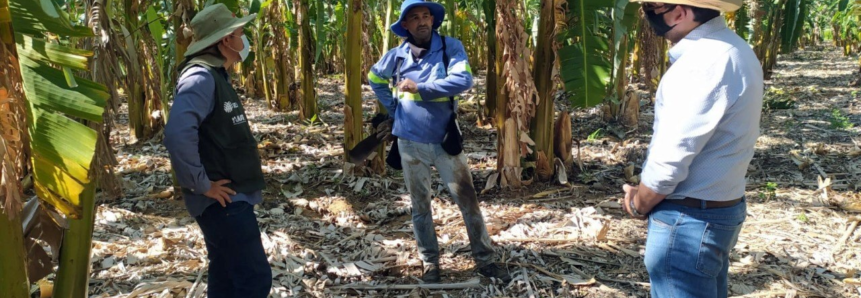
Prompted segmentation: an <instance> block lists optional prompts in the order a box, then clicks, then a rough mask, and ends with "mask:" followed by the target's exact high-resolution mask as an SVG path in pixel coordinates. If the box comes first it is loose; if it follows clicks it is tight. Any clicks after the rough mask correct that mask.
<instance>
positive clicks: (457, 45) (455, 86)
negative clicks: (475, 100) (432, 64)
mask: <svg viewBox="0 0 861 298" xmlns="http://www.w3.org/2000/svg"><path fill="white" fill-rule="evenodd" d="M446 43H447V45H446V46H447V47H448V52H449V53H450V54H449V64H448V70H447V71H448V75H447V76H446V77H445V78H442V79H438V80H435V81H431V82H426V83H419V84H418V86H417V87H418V90H419V95H421V98H424V99H434V98H446V97H451V96H455V95H458V94H460V93H463V92H464V91H466V90H469V88H472V81H473V80H472V68H471V67H470V66H469V59H468V58H467V56H466V51H465V50H464V48H463V43H461V42H460V41H458V40H456V39H453V38H448V39H446Z"/></svg>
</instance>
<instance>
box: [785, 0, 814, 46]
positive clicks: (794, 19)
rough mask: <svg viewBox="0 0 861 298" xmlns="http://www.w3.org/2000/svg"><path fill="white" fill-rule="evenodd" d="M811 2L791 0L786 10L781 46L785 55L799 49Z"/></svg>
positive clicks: (808, 0) (807, 0)
mask: <svg viewBox="0 0 861 298" xmlns="http://www.w3.org/2000/svg"><path fill="white" fill-rule="evenodd" d="M809 4H810V0H789V1H788V2H787V3H786V9H785V10H784V20H785V21H784V22H783V28H781V29H780V31H781V32H780V34H781V45H780V50H781V52H783V53H790V52H793V51H795V50H796V49H797V48H798V40H799V37H800V36H801V32H802V30H803V29H804V24H805V23H806V19H807V16H808V15H809V11H808V5H809Z"/></svg>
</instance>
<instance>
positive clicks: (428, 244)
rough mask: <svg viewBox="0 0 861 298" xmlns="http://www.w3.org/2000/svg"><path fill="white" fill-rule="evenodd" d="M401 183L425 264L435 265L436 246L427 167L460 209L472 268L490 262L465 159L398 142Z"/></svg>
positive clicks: (435, 147) (434, 148) (436, 148)
mask: <svg viewBox="0 0 861 298" xmlns="http://www.w3.org/2000/svg"><path fill="white" fill-rule="evenodd" d="M398 150H399V151H400V154H401V164H402V165H403V167H404V180H405V181H406V184H407V190H408V191H409V192H410V199H411V200H412V206H413V211H412V215H413V232H414V233H415V235H416V242H417V244H418V247H419V254H420V255H421V259H422V261H423V262H424V263H425V264H431V263H432V264H439V243H438V242H437V238H436V230H435V229H434V224H433V213H432V211H431V166H435V167H436V169H437V171H438V172H439V176H440V178H441V179H442V182H443V183H444V184H445V185H446V186H447V187H448V191H449V193H450V194H451V198H452V200H454V202H455V203H456V204H457V206H458V207H459V208H460V213H461V214H462V215H463V222H464V225H466V235H467V236H468V237H469V246H470V248H471V249H472V256H473V258H474V259H475V264H476V265H477V266H478V267H479V268H481V267H483V266H485V265H489V264H491V263H493V262H494V257H495V252H494V251H493V247H492V246H491V244H490V237H489V236H488V235H487V226H486V225H485V224H484V217H482V215H481V209H480V208H479V206H478V198H477V197H476V193H475V186H473V184H472V174H470V173H469V163H467V159H466V155H465V154H463V153H461V154H459V155H457V156H452V155H449V154H448V153H446V152H445V150H443V149H442V146H440V144H425V143H419V142H413V141H409V140H405V139H398Z"/></svg>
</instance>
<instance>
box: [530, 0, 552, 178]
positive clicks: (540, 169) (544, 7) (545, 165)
mask: <svg viewBox="0 0 861 298" xmlns="http://www.w3.org/2000/svg"><path fill="white" fill-rule="evenodd" d="M554 2H555V0H542V1H541V15H540V17H539V20H538V34H537V35H536V37H538V39H537V42H538V43H537V46H536V48H535V65H533V67H532V76H533V77H534V79H535V88H536V89H537V90H538V109H537V112H536V114H535V118H532V123H531V124H530V126H531V127H532V131H531V132H530V134H531V136H532V140H533V141H535V151H534V152H533V155H532V158H531V159H532V160H534V161H535V173H536V175H537V177H538V180H540V181H547V180H550V179H551V178H553V173H554V169H553V161H554V156H553V110H554V109H553V107H554V105H553V93H554V91H555V89H556V88H554V87H555V84H554V82H553V67H554V65H555V60H556V52H555V51H554V50H553V44H554V41H555V38H556V35H555V34H554V31H555V30H554V28H555V27H556V18H555V15H556V14H555V5H554Z"/></svg>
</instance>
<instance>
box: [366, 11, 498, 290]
mask: <svg viewBox="0 0 861 298" xmlns="http://www.w3.org/2000/svg"><path fill="white" fill-rule="evenodd" d="M443 19H445V8H444V7H443V6H442V5H440V4H438V3H434V2H429V1H420V0H407V1H404V3H403V4H402V5H401V17H400V19H399V20H398V21H397V22H395V23H394V24H393V25H392V27H391V29H392V32H394V33H395V34H397V35H398V36H400V37H402V38H404V39H405V42H404V43H403V44H401V45H400V46H398V47H396V48H394V49H391V50H390V51H389V52H388V53H386V54H385V55H384V56H383V58H382V59H380V61H379V62H377V64H375V65H374V66H373V67H372V68H371V71H370V73H368V80H369V81H370V85H371V87H372V88H373V89H374V93H375V94H376V95H377V100H379V101H380V103H381V104H382V105H383V106H384V107H385V108H386V110H388V112H389V115H392V116H393V117H394V118H393V121H394V124H393V130H392V131H391V134H392V135H394V136H395V137H397V141H396V143H395V144H393V149H392V151H393V152H399V154H400V161H397V159H395V161H392V160H391V159H390V160H389V164H390V165H392V166H394V167H396V168H397V167H402V168H403V173H404V180H405V181H406V185H407V190H408V191H409V192H410V199H411V200H412V208H413V210H412V218H413V232H414V233H415V236H416V242H417V243H418V247H419V253H420V257H421V259H422V261H423V263H424V266H423V271H422V272H423V273H422V281H424V282H426V283H438V282H440V265H439V244H438V243H437V237H436V231H435V230H434V223H433V214H432V213H431V166H434V167H436V168H437V171H438V172H439V175H440V178H441V179H442V181H443V183H444V184H445V185H446V186H447V187H448V190H449V193H450V194H451V197H452V199H453V200H454V202H455V203H457V205H458V207H460V211H461V213H462V214H463V219H464V225H466V230H467V235H468V237H469V243H470V248H471V249H472V256H473V258H474V259H475V263H476V268H477V271H478V273H480V274H481V275H484V276H486V277H491V278H496V279H499V280H501V281H503V282H506V283H507V282H509V281H510V280H511V277H510V276H509V274H508V273H507V272H506V270H504V269H502V268H500V267H499V266H497V265H496V264H495V263H494V262H495V260H496V253H495V252H494V250H493V246H492V245H491V242H490V237H489V236H488V234H487V227H486V226H485V223H484V218H483V217H482V214H481V209H480V208H479V205H478V198H477V196H476V191H475V186H474V185H473V183H472V175H471V174H470V172H469V163H468V161H467V157H466V155H465V154H464V153H463V152H462V149H463V148H462V145H461V144H460V139H459V138H460V133H459V131H460V129H459V128H458V127H457V124H456V122H455V121H454V119H455V118H454V117H456V112H455V111H456V109H457V103H456V102H455V101H454V96H456V95H458V94H460V93H463V92H464V91H466V90H468V89H469V88H471V87H472V70H471V69H470V67H469V61H467V57H466V52H465V51H464V48H463V44H462V43H461V42H460V41H459V40H457V39H455V38H452V37H444V36H440V35H439V33H437V29H438V28H439V27H440V25H442V21H443ZM452 123H453V124H452ZM378 127H384V128H382V129H383V130H386V129H387V128H385V127H388V125H381V126H378ZM382 134H387V132H385V131H383V132H382ZM453 134H454V135H456V138H457V141H453V142H449V138H450V136H451V135H453ZM451 145H453V146H451ZM452 147H454V148H455V149H452Z"/></svg>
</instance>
